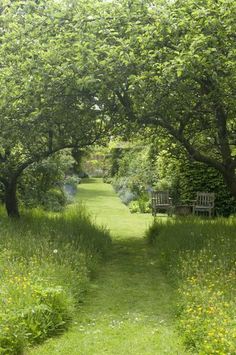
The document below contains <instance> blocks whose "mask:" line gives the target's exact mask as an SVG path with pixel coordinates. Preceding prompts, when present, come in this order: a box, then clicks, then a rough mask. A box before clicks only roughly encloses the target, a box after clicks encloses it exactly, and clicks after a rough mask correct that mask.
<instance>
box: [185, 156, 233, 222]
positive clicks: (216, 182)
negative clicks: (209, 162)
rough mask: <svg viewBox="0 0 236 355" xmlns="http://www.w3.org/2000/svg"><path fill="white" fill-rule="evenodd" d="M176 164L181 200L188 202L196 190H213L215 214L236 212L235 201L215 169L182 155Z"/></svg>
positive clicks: (227, 214)
mask: <svg viewBox="0 0 236 355" xmlns="http://www.w3.org/2000/svg"><path fill="white" fill-rule="evenodd" d="M178 166H179V174H178V179H179V184H178V191H179V198H180V200H181V201H186V202H188V201H190V200H193V199H195V198H196V192H197V191H207V192H214V193H215V196H216V200H215V206H216V214H217V215H224V216H229V215H230V214H233V213H235V212H236V201H235V199H234V198H233V196H232V195H231V194H230V193H229V191H228V189H227V187H226V185H225V183H224V181H223V179H222V175H221V174H220V173H219V172H218V171H217V170H215V169H213V168H211V167H207V166H205V165H204V164H202V163H198V162H193V161H190V160H188V159H186V158H184V157H183V158H182V159H181V160H180V161H179V164H178Z"/></svg>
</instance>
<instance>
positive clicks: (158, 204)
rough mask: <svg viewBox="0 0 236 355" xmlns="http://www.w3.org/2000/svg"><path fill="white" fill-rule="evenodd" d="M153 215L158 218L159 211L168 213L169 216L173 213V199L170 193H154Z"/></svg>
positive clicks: (152, 198) (152, 197)
mask: <svg viewBox="0 0 236 355" xmlns="http://www.w3.org/2000/svg"><path fill="white" fill-rule="evenodd" d="M151 201H152V215H153V216H156V214H157V212H158V211H164V212H167V213H168V215H169V214H171V212H172V199H171V197H170V196H169V191H153V192H152V196H151Z"/></svg>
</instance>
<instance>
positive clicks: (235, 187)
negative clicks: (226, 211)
mask: <svg viewBox="0 0 236 355" xmlns="http://www.w3.org/2000/svg"><path fill="white" fill-rule="evenodd" d="M223 178H224V181H225V184H226V185H227V186H228V188H229V190H230V192H231V194H232V196H233V197H234V198H235V200H236V172H235V169H234V168H232V169H228V170H226V171H225V172H224V173H223Z"/></svg>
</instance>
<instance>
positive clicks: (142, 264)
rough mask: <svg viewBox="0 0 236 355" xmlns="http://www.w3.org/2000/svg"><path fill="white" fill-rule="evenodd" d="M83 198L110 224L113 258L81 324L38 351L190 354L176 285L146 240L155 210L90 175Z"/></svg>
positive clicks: (102, 270)
mask: <svg viewBox="0 0 236 355" xmlns="http://www.w3.org/2000/svg"><path fill="white" fill-rule="evenodd" d="M78 201H83V203H85V204H86V206H87V209H88V210H89V212H90V213H91V214H92V215H93V216H96V223H98V224H102V225H105V226H107V227H108V228H109V229H110V232H111V235H112V238H113V247H112V250H111V253H110V256H109V258H108V260H107V261H106V262H105V263H104V264H103V265H102V266H101V267H100V269H99V274H98V276H97V277H96V279H95V280H94V281H93V282H92V284H91V288H90V290H89V292H88V294H87V296H86V299H85V302H84V304H83V305H82V307H81V309H80V312H79V315H78V321H77V324H75V325H74V326H73V328H72V329H71V330H70V331H69V332H67V333H65V334H64V335H62V336H61V337H59V338H56V339H51V340H49V341H47V342H46V343H45V344H44V345H42V346H41V347H38V348H36V349H35V350H33V351H32V352H31V353H32V354H37V355H40V354H63V355H67V354H68V355H69V354H73V355H80V354H81V355H100V354H101V355H102V354H111V355H112V354H114V355H126V354H132V355H134V354H135V355H146V354H150V355H151V354H155V355H158V354H160V355H162V354H170V355H174V354H181V355H183V354H186V351H185V350H184V347H183V346H182V345H181V342H180V339H179V337H178V334H177V333H176V331H175V329H174V316H173V314H172V305H173V302H175V299H174V293H173V290H172V289H171V287H170V285H168V284H167V282H166V281H165V278H164V276H163V275H162V273H161V271H160V270H159V268H158V264H157V261H156V259H155V255H153V254H152V249H151V248H150V247H148V246H147V245H146V242H145V240H144V238H143V237H144V234H145V230H146V229H147V226H148V224H150V222H151V220H152V217H151V216H150V215H137V214H136V215H133V214H131V213H130V212H129V210H128V209H127V207H125V206H124V205H123V204H121V202H120V199H119V198H118V197H117V196H116V195H115V193H114V192H113V190H112V188H111V186H110V185H107V184H103V183H102V182H101V181H100V180H98V179H97V180H89V181H88V182H87V183H83V184H81V185H80V187H79V193H78Z"/></svg>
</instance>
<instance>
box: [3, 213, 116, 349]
mask: <svg viewBox="0 0 236 355" xmlns="http://www.w3.org/2000/svg"><path fill="white" fill-rule="evenodd" d="M0 236H1V237H0V354H20V353H21V352H22V351H23V349H24V348H25V346H27V345H29V344H31V343H36V342H39V341H42V340H44V339H45V338H47V337H49V336H52V335H53V334H55V333H58V332H61V331H63V330H65V329H66V328H67V327H68V325H69V324H70V322H71V321H72V319H73V314H74V312H75V309H76V306H77V305H78V303H79V302H81V301H82V299H83V295H84V293H85V291H86V289H87V287H88V282H89V278H90V274H91V273H92V272H93V270H95V268H96V264H97V262H98V261H99V259H100V258H101V257H102V256H103V255H105V253H106V250H107V248H108V247H109V245H110V237H109V234H108V232H107V231H105V230H103V229H99V228H97V227H95V226H94V225H93V223H91V221H90V219H89V217H88V216H87V214H86V213H85V211H84V210H83V209H81V208H78V207H71V208H70V209H67V211H65V212H64V213H61V214H56V213H46V212H43V211H41V210H32V211H30V212H27V213H25V214H24V215H23V216H22V218H21V219H20V220H15V221H12V220H11V221H10V220H9V219H7V217H6V216H5V215H4V213H3V212H2V213H1V224H0Z"/></svg>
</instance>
